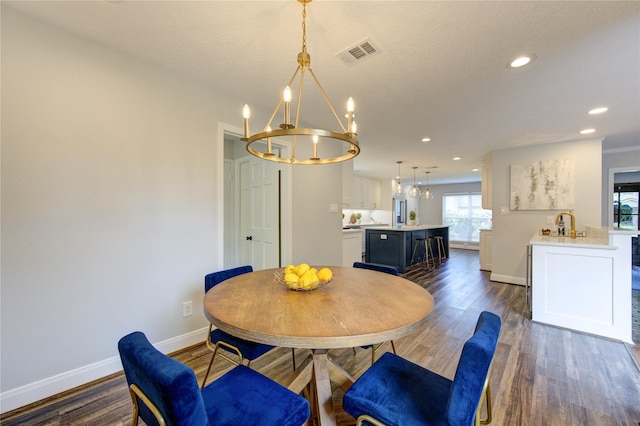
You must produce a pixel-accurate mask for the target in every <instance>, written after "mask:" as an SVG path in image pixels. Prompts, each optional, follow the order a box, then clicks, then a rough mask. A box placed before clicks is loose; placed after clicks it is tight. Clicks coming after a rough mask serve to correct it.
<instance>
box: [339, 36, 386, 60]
mask: <svg viewBox="0 0 640 426" xmlns="http://www.w3.org/2000/svg"><path fill="white" fill-rule="evenodd" d="M379 52H380V49H379V48H378V46H376V45H375V44H374V43H373V42H372V41H371V40H370V39H366V40H364V41H361V42H360V43H358V44H356V45H355V46H352V47H349V48H348V49H346V50H344V51H342V52H340V53H338V55H337V56H338V57H339V58H340V59H342V61H344V62H345V63H347V64H354V63H356V62H360V61H362V60H363V59H366V58H368V57H370V56H373V55H375V54H377V53H379Z"/></svg>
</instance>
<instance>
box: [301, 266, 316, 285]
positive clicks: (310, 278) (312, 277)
mask: <svg viewBox="0 0 640 426" xmlns="http://www.w3.org/2000/svg"><path fill="white" fill-rule="evenodd" d="M298 285H300V287H302V288H306V289H309V288H314V287H315V286H317V285H318V277H317V276H316V274H314V273H313V271H311V269H307V271H306V272H305V273H304V274H302V276H301V277H300V279H299V280H298Z"/></svg>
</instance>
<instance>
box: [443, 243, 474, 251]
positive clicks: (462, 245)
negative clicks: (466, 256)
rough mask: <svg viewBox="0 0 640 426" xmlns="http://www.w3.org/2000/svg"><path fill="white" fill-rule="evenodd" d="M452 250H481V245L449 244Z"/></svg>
mask: <svg viewBox="0 0 640 426" xmlns="http://www.w3.org/2000/svg"><path fill="white" fill-rule="evenodd" d="M449 247H450V248H456V249H464V250H478V251H479V250H480V245H479V243H455V242H453V243H452V242H449Z"/></svg>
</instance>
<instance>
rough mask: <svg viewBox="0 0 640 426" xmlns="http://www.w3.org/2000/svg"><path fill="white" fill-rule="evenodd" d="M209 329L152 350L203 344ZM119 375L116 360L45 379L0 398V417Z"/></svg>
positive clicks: (180, 337) (155, 344) (169, 349)
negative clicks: (111, 375)
mask: <svg viewBox="0 0 640 426" xmlns="http://www.w3.org/2000/svg"><path fill="white" fill-rule="evenodd" d="M207 329H208V327H205V328H202V329H199V330H195V331H191V332H189V333H187V334H183V335H181V336H176V337H172V338H170V339H167V340H163V341H162V342H158V343H154V346H155V347H156V348H157V349H158V350H159V351H160V352H162V353H165V354H166V353H171V352H175V351H178V350H180V349H183V348H186V347H188V346H192V345H196V344H198V343H200V342H203V341H204V339H205V337H206V334H207ZM119 371H122V363H121V362H120V357H119V356H114V357H111V358H107V359H105V360H102V361H98V362H94V363H92V364H89V365H85V366H82V367H79V368H76V369H73V370H70V371H66V372H64V373H60V374H56V375H55V376H51V377H47V378H46V379H42V380H38V381H36V382H33V383H29V384H27V385H24V386H20V387H18V388H15V389H10V390H8V391H6V392H2V393H1V394H0V413H5V412H7V411H11V410H15V409H16V408H19V407H22V406H24V405H27V404H31V403H33V402H36V401H39V400H41V399H44V398H48V397H50V396H52V395H55V394H58V393H60V392H64V391H66V390H69V389H73V388H75V387H78V386H81V385H84V384H85V383H89V382H92V381H94V380H97V379H100V378H102V377H105V376H108V375H110V374H113V373H117V372H119Z"/></svg>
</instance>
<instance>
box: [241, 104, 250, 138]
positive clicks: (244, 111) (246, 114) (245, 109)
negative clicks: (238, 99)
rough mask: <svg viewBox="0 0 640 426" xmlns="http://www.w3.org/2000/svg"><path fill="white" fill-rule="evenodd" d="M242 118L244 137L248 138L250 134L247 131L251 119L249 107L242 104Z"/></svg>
mask: <svg viewBox="0 0 640 426" xmlns="http://www.w3.org/2000/svg"><path fill="white" fill-rule="evenodd" d="M242 118H244V137H245V138H248V137H249V135H250V134H251V132H250V131H249V119H250V118H251V110H250V109H249V105H247V104H244V107H243V108H242Z"/></svg>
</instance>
